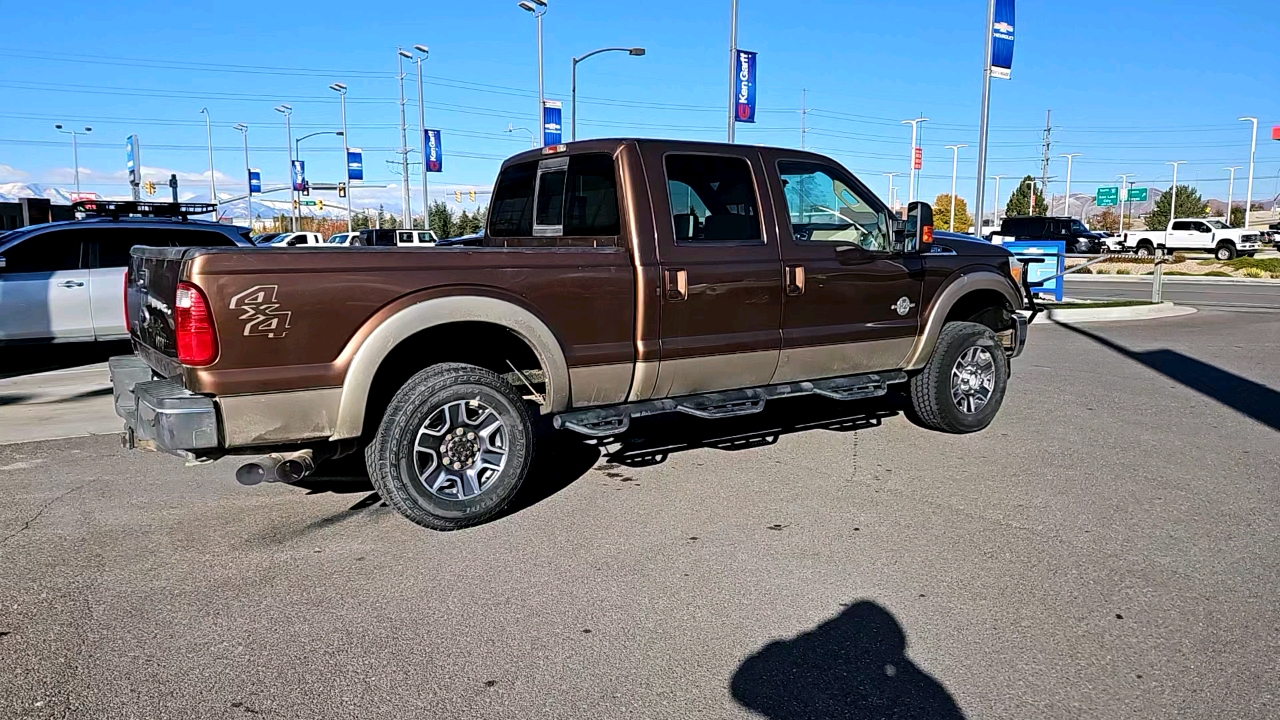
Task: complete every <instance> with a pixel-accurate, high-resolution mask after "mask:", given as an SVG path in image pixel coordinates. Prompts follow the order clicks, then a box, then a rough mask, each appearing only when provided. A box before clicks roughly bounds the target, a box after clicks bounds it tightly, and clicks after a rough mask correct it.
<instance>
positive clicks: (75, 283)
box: [58, 280, 84, 288]
mask: <svg viewBox="0 0 1280 720" xmlns="http://www.w3.org/2000/svg"><path fill="white" fill-rule="evenodd" d="M58 287H64V288H78V287H84V283H82V282H80V281H79V280H63V281H62V282H60V283H58Z"/></svg>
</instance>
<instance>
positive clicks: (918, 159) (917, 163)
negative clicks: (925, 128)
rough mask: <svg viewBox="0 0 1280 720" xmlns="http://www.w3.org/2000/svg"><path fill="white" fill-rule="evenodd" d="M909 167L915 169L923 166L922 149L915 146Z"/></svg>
mask: <svg viewBox="0 0 1280 720" xmlns="http://www.w3.org/2000/svg"><path fill="white" fill-rule="evenodd" d="M911 167H913V168H915V169H916V170H919V169H920V168H922V167H924V149H922V148H916V152H915V157H914V158H913V159H912V161H911Z"/></svg>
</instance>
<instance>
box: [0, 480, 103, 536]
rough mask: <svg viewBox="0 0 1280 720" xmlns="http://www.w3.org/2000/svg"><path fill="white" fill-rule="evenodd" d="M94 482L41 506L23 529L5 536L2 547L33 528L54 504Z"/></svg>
mask: <svg viewBox="0 0 1280 720" xmlns="http://www.w3.org/2000/svg"><path fill="white" fill-rule="evenodd" d="M93 482H94V481H93V480H89V481H87V482H83V483H81V484H79V485H77V486H75V487H73V488H71V489H70V490H67V491H65V492H63V493H62V494H60V495H58V496H57V497H55V498H53V499H52V500H50V501H49V502H47V503H45V504H43V505H41V506H40V508H39V509H38V510H36V512H35V514H34V515H32V516H31V517H30V518H28V519H27V521H26V522H24V523H23V524H22V527H20V528H18V529H17V530H14V531H13V532H11V533H9V534H8V535H7V536H5V538H4V539H3V540H0V545H4V544H6V543H8V542H9V541H10V540H12V539H14V538H16V537H18V536H19V535H21V534H22V533H24V532H26V531H27V530H28V529H30V528H31V523H34V522H35V521H36V520H39V519H40V516H41V515H44V513H45V511H46V510H48V509H49V508H51V507H53V506H54V504H55V503H57V502H58V501H59V500H61V499H63V498H65V497H66V496H68V495H71V494H72V493H75V492H79V491H80V490H83V489H84V488H86V487H88V486H89V485H91V484H92V483H93Z"/></svg>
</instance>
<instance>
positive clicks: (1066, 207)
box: [1058, 152, 1084, 220]
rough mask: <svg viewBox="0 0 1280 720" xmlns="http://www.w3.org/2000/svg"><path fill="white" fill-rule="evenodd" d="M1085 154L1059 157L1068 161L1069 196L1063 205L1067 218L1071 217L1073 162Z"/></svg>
mask: <svg viewBox="0 0 1280 720" xmlns="http://www.w3.org/2000/svg"><path fill="white" fill-rule="evenodd" d="M1083 154H1084V153H1078V152H1077V153H1063V154H1062V155H1059V156H1058V157H1064V158H1066V159H1067V195H1066V199H1065V200H1064V201H1063V203H1062V214H1063V215H1066V216H1067V217H1071V161H1072V160H1075V159H1076V158H1078V157H1080V156H1081V155H1083ZM1081 220H1083V218H1081Z"/></svg>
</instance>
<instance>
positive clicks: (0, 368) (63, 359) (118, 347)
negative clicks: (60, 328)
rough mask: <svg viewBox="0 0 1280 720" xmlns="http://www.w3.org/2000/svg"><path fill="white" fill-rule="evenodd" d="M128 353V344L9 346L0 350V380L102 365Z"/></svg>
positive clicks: (123, 342) (113, 342)
mask: <svg viewBox="0 0 1280 720" xmlns="http://www.w3.org/2000/svg"><path fill="white" fill-rule="evenodd" d="M131 352H133V346H132V345H131V343H130V341H128V340H119V341H112V342H83V343H33V344H30V345H9V346H5V347H0V380H3V379H4V378H11V377H18V376H20V375H31V374H34V373H41V372H49V371H51V370H66V369H68V368H74V367H80V366H82V365H92V364H94V363H102V362H106V361H107V360H109V359H111V358H112V357H113V356H115V355H128V354H129V353H131Z"/></svg>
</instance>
